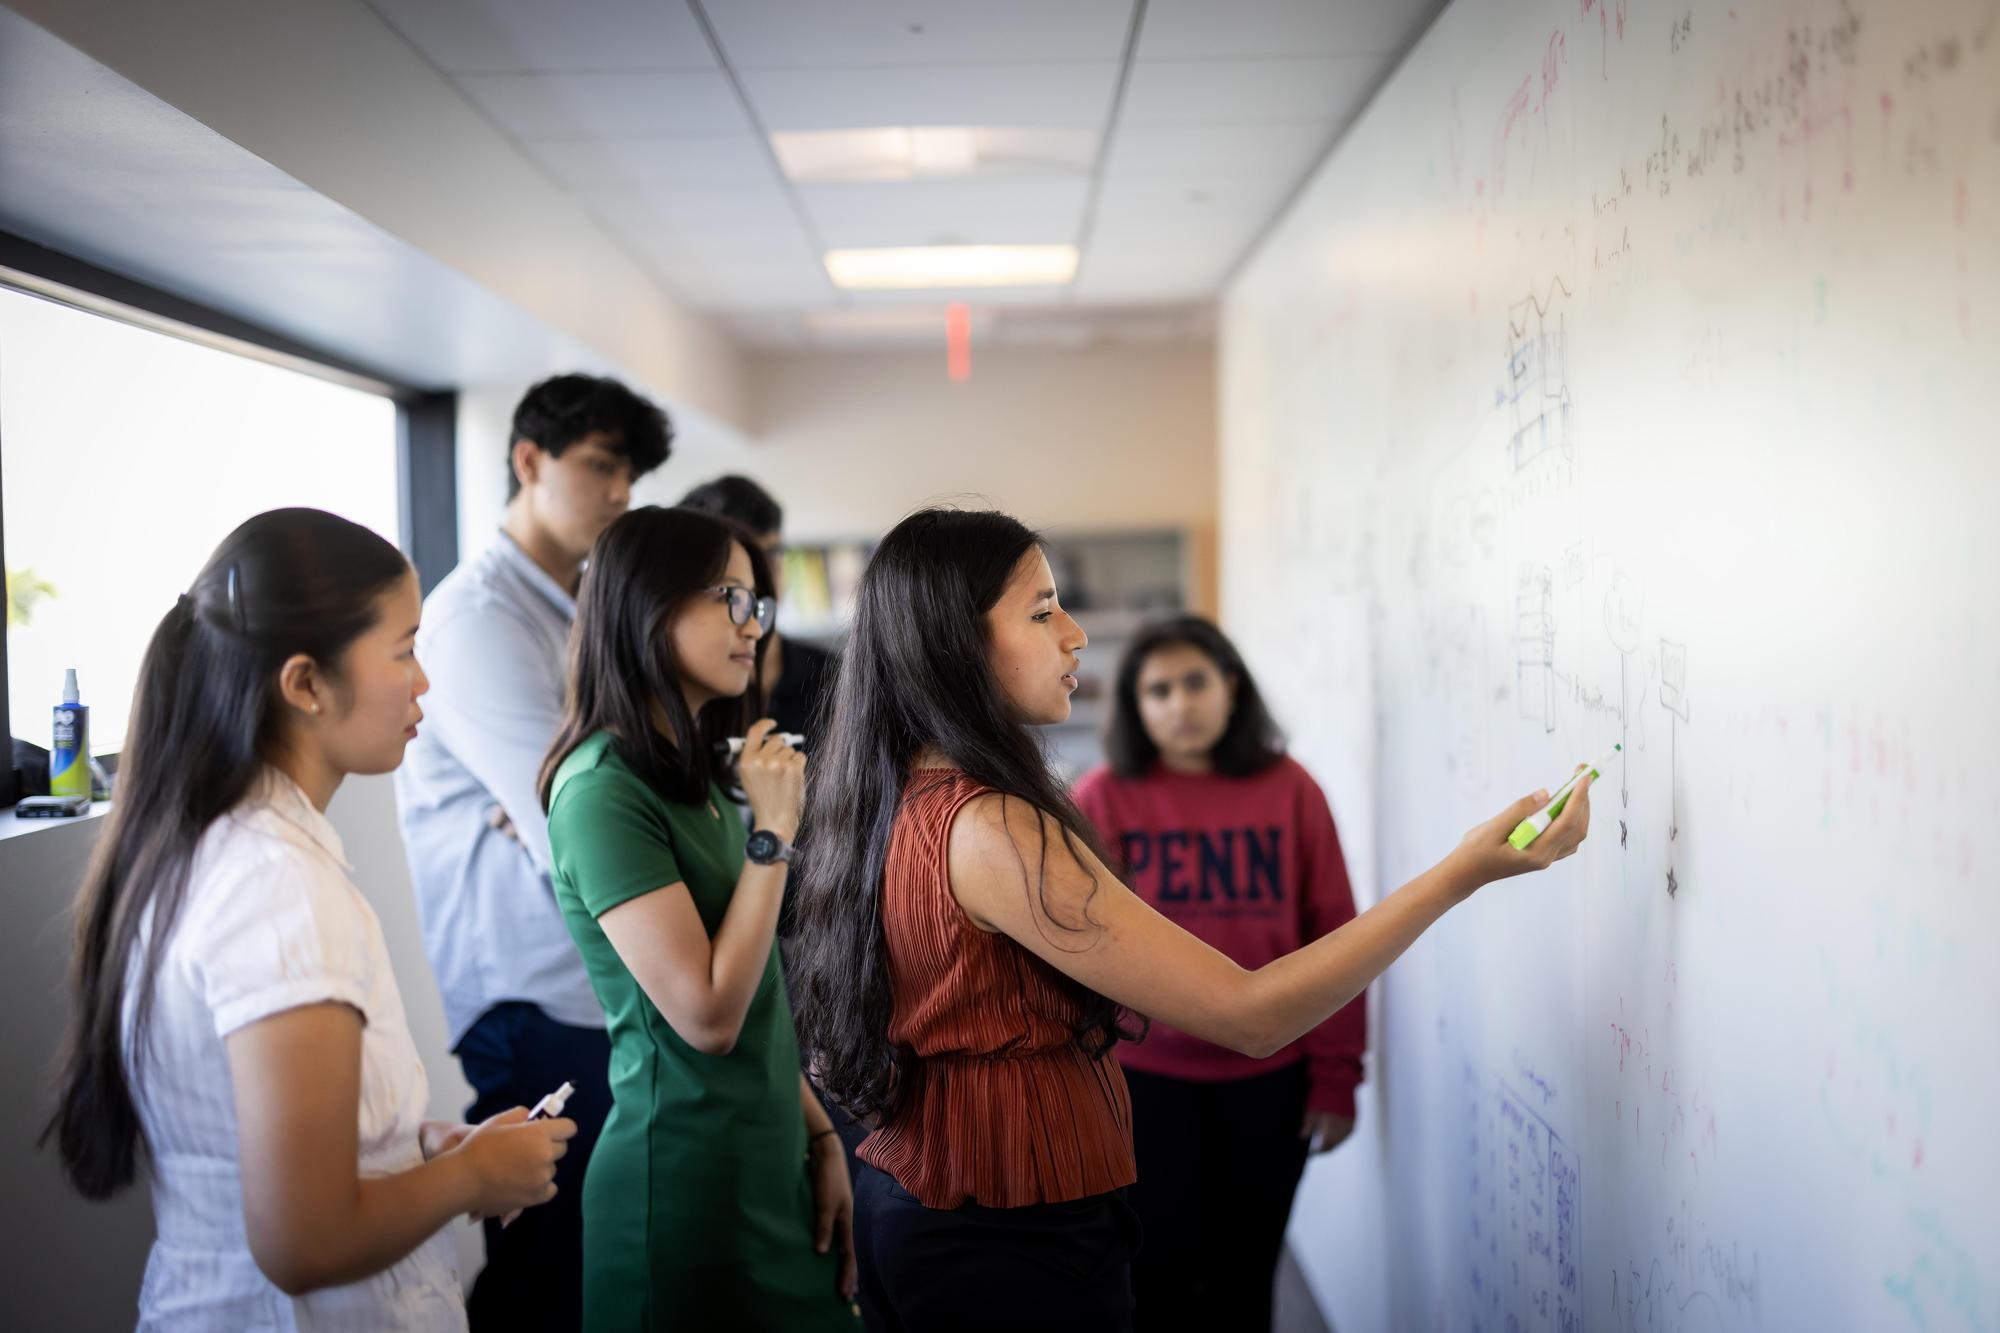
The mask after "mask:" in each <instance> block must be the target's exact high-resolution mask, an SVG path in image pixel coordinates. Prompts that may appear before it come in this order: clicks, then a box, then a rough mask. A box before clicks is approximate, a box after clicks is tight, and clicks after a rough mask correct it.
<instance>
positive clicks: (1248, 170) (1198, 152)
mask: <svg viewBox="0 0 2000 1333" xmlns="http://www.w3.org/2000/svg"><path fill="white" fill-rule="evenodd" d="M1332 139H1333V130H1332V129H1331V128H1330V127H1328V126H1327V125H1325V124H1323V123H1319V122H1293V123H1287V124H1278V125H1126V124H1120V125H1119V127H1118V130H1117V132H1116V133H1115V134H1114V136H1113V137H1112V141H1111V152H1110V154H1109V155H1108V157H1107V158H1106V160H1105V169H1104V174H1105V177H1106V178H1107V179H1109V180H1144V179H1148V178H1152V177H1160V176H1167V177H1173V178H1176V179H1178V178H1180V177H1183V176H1187V175H1199V176H1283V177H1286V178H1288V179H1291V180H1297V179H1298V178H1299V177H1300V176H1302V175H1304V174H1305V173H1306V172H1307V171H1309V170H1311V169H1312V167H1313V166H1314V165H1315V164H1316V163H1317V162H1318V161H1319V159H1320V156H1321V155H1322V154H1323V153H1325V152H1326V149H1327V145H1328V144H1329V143H1331V142H1332Z"/></svg>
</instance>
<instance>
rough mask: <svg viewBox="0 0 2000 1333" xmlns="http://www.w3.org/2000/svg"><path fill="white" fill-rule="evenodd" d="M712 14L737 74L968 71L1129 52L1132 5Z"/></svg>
mask: <svg viewBox="0 0 2000 1333" xmlns="http://www.w3.org/2000/svg"><path fill="white" fill-rule="evenodd" d="M708 16H709V20H710V22H711V23H713V24H714V25H715V34H716V38H717V40H718V41H719V42H720V43H721V44H722V49H723V52H724V53H725V54H726V55H727V56H728V58H729V62H730V63H731V64H732V65H734V66H735V67H736V68H737V69H739V70H752V69H802V68H809V67H812V68H827V67H835V66H850V67H852V66H881V65H928V66H933V67H935V66H941V65H970V64H975V63H1029V62H1036V61H1072V60H1095V61H1108V62H1115V61H1117V60H1119V59H1120V58H1121V56H1122V53H1123V51H1124V47H1125V33H1126V29H1127V28H1128V27H1129V26H1130V23H1131V17H1132V7H1131V4H1130V2H1129V0H1004V2H1003V3H994V0H925V3H923V4H912V3H909V0H845V2H844V3H841V4H828V3H826V0H721V3H711V4H710V5H709V8H708Z"/></svg>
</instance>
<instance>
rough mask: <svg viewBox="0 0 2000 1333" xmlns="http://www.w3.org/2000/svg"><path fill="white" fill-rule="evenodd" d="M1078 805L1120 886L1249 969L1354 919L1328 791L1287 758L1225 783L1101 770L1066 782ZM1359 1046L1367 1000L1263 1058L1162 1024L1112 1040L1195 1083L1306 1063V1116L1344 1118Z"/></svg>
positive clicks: (1133, 1057)
mask: <svg viewBox="0 0 2000 1333" xmlns="http://www.w3.org/2000/svg"><path fill="white" fill-rule="evenodd" d="M1075 796H1076V803H1077V805H1078V806H1079V807H1081V809H1082V810H1083V813H1084V814H1085V815H1087V816H1089V817H1090V819H1091V821H1092V822H1093V823H1094V824H1096V825H1097V830H1098V832H1099V834H1100V835H1101V836H1102V837H1103V840H1104V843H1105V847H1106V849H1107V850H1108V851H1109V852H1110V853H1111V854H1112V856H1113V857H1114V858H1116V859H1117V860H1118V861H1119V862H1121V863H1122V867H1123V870H1124V873H1125V883H1126V884H1127V885H1129V886H1130V887H1131V889H1132V891H1133V892H1134V893H1137V894H1138V895H1139V896H1140V897H1142V898H1144V899H1145V900H1146V901H1147V902H1148V903H1150V904H1151V905H1152V906H1153V907H1154V908H1155V909H1156V910H1158V911H1159V912H1160V913H1161V914H1162V915H1163V916H1165V917H1167V918H1168V919H1169V920H1171V921H1172V922H1174V923H1175V924H1176V925H1178V926H1180V927H1181V928H1182V929H1184V930H1186V931H1188V932H1189V933H1190V934H1193V935H1197V936H1199V937H1201V938H1202V939H1204V940H1206V941H1207V942H1208V943H1210V944H1212V945H1214V946H1215V947H1216V948H1217V949H1218V950H1220V951H1221V952H1222V953H1224V954H1227V955H1228V956H1229V957H1230V958H1232V959H1234V960H1235V961H1236V962H1237V963H1238V964H1240V965H1241V966H1243V967H1246V968H1258V967H1262V966H1263V965H1264V964H1265V963H1268V962H1270V961H1272V960H1273V959H1275V958H1278V957H1281V956H1282V955H1284V954H1288V953H1290V952H1292V951H1293V950H1295V949H1297V948H1299V947H1300V946H1302V945H1305V944H1309V943H1311V942H1312V941H1313V940H1316V939H1318V938H1319V937H1320V936H1322V935H1324V934H1326V933H1327V932H1328V931H1331V930H1334V929H1336V928H1337V927H1339V926H1340V925H1342V924H1343V923H1345V922H1347V921H1351V920H1353V918H1354V890H1353V888H1352V887H1351V886H1350V885H1349V883H1348V880H1347V865H1346V863H1345V862H1344V861H1343V860H1342V859H1341V855H1340V837H1339V835H1338V834H1337V833H1336V832H1335V831H1334V827H1333V812H1332V811H1331V810H1329V809H1328V808H1327V804H1326V796H1325V795H1324V794H1323V793H1322V792H1321V791H1320V789H1319V784H1318V783H1316V782H1314V781H1313V780H1312V776H1311V775H1310V774H1308V773H1307V772H1306V771H1305V769H1304V768H1303V767H1301V766H1300V765H1299V764H1298V762H1297V761H1295V760H1293V759H1291V758H1290V757H1284V758H1280V759H1279V760H1278V761H1277V762H1276V763H1274V764H1272V765H1271V766H1270V767H1269V768H1266V769H1264V770H1263V771H1262V772H1259V773H1254V774H1252V775H1250V776H1249V777H1242V778H1230V777H1221V776H1218V775H1215V774H1186V773H1173V772H1169V771H1168V770H1167V769H1165V768H1162V767H1159V766H1157V765H1156V766H1155V767H1154V769H1153V771H1152V772H1151V773H1149V774H1148V775H1146V776H1145V777H1142V778H1121V777H1119V776H1117V775H1116V774H1115V773H1113V772H1112V771H1111V770H1110V769H1109V768H1107V767H1103V766H1099V767H1097V768H1094V769H1092V770H1091V771H1090V772H1089V773H1086V774H1085V775H1084V776H1083V778H1082V779H1081V780H1080V781H1078V783H1077V784H1076V790H1075ZM1367 1049H1368V1020H1367V996H1366V994H1365V993H1364V994H1362V995H1357V996H1356V997H1355V998H1354V999H1353V1001H1351V1002H1350V1003H1349V1004H1348V1005H1347V1007H1346V1008H1344V1009H1342V1010H1340V1012H1338V1013H1336V1014H1334V1015H1333V1017H1331V1018H1329V1019H1327V1020H1326V1022H1324V1023H1322V1024H1320V1025H1319V1026H1318V1027H1316V1028H1314V1029H1313V1030H1312V1031H1311V1032H1309V1033H1307V1034H1306V1035H1305V1036H1304V1037H1302V1038H1300V1039H1299V1040H1298V1041H1296V1042H1293V1043H1292V1044H1291V1045H1290V1046H1287V1047H1286V1048H1285V1049H1284V1050H1282V1051H1279V1052H1278V1053H1277V1054H1276V1055H1273V1056H1270V1057H1268V1058H1267V1059H1263V1060H1256V1059H1252V1058H1251V1057H1249V1056H1247V1055H1239V1054H1238V1053H1236V1052H1235V1051H1231V1050H1228V1049H1226V1048H1224V1047H1221V1046H1217V1045H1215V1044H1213V1043H1212V1042H1207V1041H1203V1040H1202V1039H1201V1038H1199V1037H1193V1036H1190V1035H1188V1034H1187V1033H1185V1032H1182V1031H1179V1030H1178V1029H1175V1028H1171V1027H1168V1026H1167V1025H1165V1024H1164V1023H1154V1024H1153V1025H1152V1027H1151V1030H1150V1031H1149V1032H1148V1033H1147V1035H1146V1039H1145V1040H1144V1041H1140V1042H1127V1043H1124V1044H1122V1045H1120V1046H1119V1048H1118V1059H1119V1061H1120V1063H1122V1064H1123V1065H1124V1066H1125V1067H1126V1068H1128V1069H1136V1070H1139V1071H1140V1072H1142V1073H1147V1074H1163V1075H1166V1076H1167V1077H1170V1078H1182V1079H1189V1080H1193V1081H1196V1082H1218V1081H1221V1080H1224V1079H1237V1078H1249V1077H1251V1076H1253V1075H1256V1074H1267V1073H1270V1072H1272V1071H1274V1070H1278V1069H1284V1068H1287V1067H1289V1066H1291V1065H1294V1064H1297V1063H1298V1062H1299V1061H1300V1060H1304V1061H1306V1062H1307V1077H1308V1082H1309V1088H1310V1091H1309V1092H1308V1094H1307V1100H1306V1104H1307V1106H1308V1108H1310V1109H1312V1110H1315V1111H1330V1112H1333V1113H1335V1114H1337V1115H1343V1116H1347V1117H1349V1118H1350V1119H1351V1118H1352V1117H1353V1115H1354V1090H1355V1088H1356V1087H1357V1086H1359V1084H1360V1083H1361V1057H1362V1055H1363V1053H1364V1052H1366V1050H1367Z"/></svg>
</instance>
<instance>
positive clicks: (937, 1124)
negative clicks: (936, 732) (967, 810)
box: [860, 768, 1138, 1208]
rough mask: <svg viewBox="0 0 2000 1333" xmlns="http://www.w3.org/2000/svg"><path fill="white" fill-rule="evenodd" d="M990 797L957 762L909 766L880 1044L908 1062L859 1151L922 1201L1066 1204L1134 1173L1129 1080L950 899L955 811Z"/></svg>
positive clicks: (1028, 965)
mask: <svg viewBox="0 0 2000 1333" xmlns="http://www.w3.org/2000/svg"><path fill="white" fill-rule="evenodd" d="M988 790H990V788H987V787H983V786H981V785H980V784H979V783H977V782H975V781H974V780H972V779H971V778H969V777H967V776H966V775H965V774H964V773H961V772H960V771H959V770H957V769H954V768H924V769H918V770H917V771H916V773H915V774H914V775H913V776H912V777H911V779H910V782H909V785H908V786H907V787H906V788H905V790H904V793H903V805H902V809H901V810H899V811H898V812H897V815H896V825H895V829H894V831H893V832H892V833H891V835H890V839H889V856H888V863H887V868H886V872H885V874H884V877H883V884H882V931H883V935H884V936H885V937H886V940H887V944H888V951H889V988H890V994H891V1003H892V1006H893V1007H892V1012H891V1014H890V1018H889V1040H890V1041H891V1042H892V1043H894V1044H895V1045H897V1046H899V1047H904V1048H907V1049H909V1050H911V1051H913V1052H914V1053H915V1055H916V1057H917V1058H916V1059H915V1061H914V1062H912V1068H911V1069H910V1071H909V1077H908V1081H907V1083H906V1084H905V1085H904V1086H903V1087H902V1088H901V1089H900V1090H899V1094H898V1097H897V1109H896V1112H895V1114H894V1116H893V1117H892V1118H890V1119H889V1120H888V1121H886V1122H885V1123H884V1124H883V1125H882V1127H881V1128H880V1129H878V1130H876V1131H875V1132H874V1133H873V1134H870V1135H869V1136H868V1138H867V1139H866V1140H865V1141H864V1142H863V1143H862V1145H861V1150H860V1156H861V1159H862V1160H863V1161H865V1162H867V1163H868V1164H869V1165H871V1166H873V1167H875V1168H876V1169H878V1170H880V1171H884V1172H886V1173H888V1174H889V1175H890V1176H892V1177H894V1178H895V1180H896V1183H897V1184H899V1185H901V1186H902V1187H903V1188H904V1189H906V1190H908V1191H909V1192H910V1193H911V1194H912V1195H914V1196H915V1197H916V1199H917V1200H918V1201H919V1202H921V1203H922V1204H924V1205H925V1206H926V1207H929V1208H956V1207H958V1206H959V1205H960V1204H962V1203H965V1202H967V1201H968V1200H970V1201H972V1202H975V1203H980V1204H984V1205H986V1206H987V1207H990V1208H1016V1207H1020V1206H1022V1205H1024V1204H1034V1203H1062V1202H1066V1201H1068V1200H1071V1199H1081V1198H1085V1197H1087V1196H1089V1195H1092V1194H1102V1193H1104V1192H1105V1191H1107V1190H1114V1189H1118V1188H1121V1187H1123V1186H1126V1185H1130V1184H1131V1183H1132V1182H1133V1180H1135V1179H1136V1178H1137V1176H1138V1172H1137V1170H1136V1168H1135V1167H1134V1165H1133V1158H1132V1102H1131V1097H1130V1094H1129V1093H1128V1092H1127V1091H1126V1088H1125V1075H1124V1073H1123V1072H1122V1071H1121V1070H1120V1069H1119V1068H1118V1061H1117V1060H1116V1059H1114V1058H1113V1057H1111V1056H1110V1055H1106V1056H1104V1057H1103V1058H1102V1059H1098V1060H1093V1059H1091V1058H1090V1057H1089V1056H1087V1055H1085V1054H1084V1053H1083V1052H1082V1051H1081V1050H1078V1049H1077V1046H1076V1042H1075V1040H1074V1038H1073V1037H1072V1035H1071V1034H1072V1029H1073V1028H1074V1026H1075V1023H1076V1021H1077V1018H1078V1016H1079V1013H1080V1010H1079V1008H1078V1006H1077V1002H1076V1000H1075V999H1074V998H1073V997H1072V996H1071V995H1070V994H1069V993H1068V991H1067V990H1066V989H1065V984H1066V983H1065V982H1064V980H1063V978H1062V975H1061V973H1059V972H1057V971H1055V970H1054V969H1053V968H1051V967H1050V966H1049V965H1048V964H1047V963H1044V962H1043V961H1042V960H1041V959H1039V958H1037V957H1035V956H1034V955H1033V954H1031V953H1029V952H1028V951H1027V950H1026V949H1023V948H1022V947H1021V946H1020V945H1018V944H1016V943H1014V941H1012V940H1010V939H1008V938H1007V937H1006V936H1005V935H1000V934H993V933H989V932H987V931H983V930H981V929H980V928H979V927H978V926H975V925H974V924H973V923H972V921H971V920H970V919H969V918H968V917H967V916H966V915H965V911H964V909H963V908H961V907H960V906H959V905H958V900H957V899H956V898H954V897H953V896H952V892H951V883H950V876H949V869H948V866H949V862H948V853H949V847H950V835H951V823H952V820H953V818H954V817H956V816H957V814H958V812H959V810H960V809H961V808H962V807H963V806H964V805H965V803H966V802H968V801H970V800H972V799H973V798H974V797H976V796H978V795H980V794H981V793H983V792H985V791H988Z"/></svg>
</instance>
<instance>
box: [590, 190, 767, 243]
mask: <svg viewBox="0 0 2000 1333" xmlns="http://www.w3.org/2000/svg"><path fill="white" fill-rule="evenodd" d="M576 193H577V194H578V195H579V196H580V197H581V198H582V199H583V200H584V202H585V203H587V204H588V205H589V206H590V209H591V211H593V212H595V213H596V214H597V215H598V216H599V217H601V218H603V219H605V220H606V221H607V222H608V223H609V224H610V225H611V227H612V229H613V230H614V231H617V232H618V233H619V234H621V235H623V234H626V233H627V232H628V231H629V230H630V229H631V228H635V227H645V228H650V227H656V226H664V227H672V228H676V229H681V230H689V231H718V230H729V229H749V230H756V229H763V230H769V231H783V230H787V229H792V228H795V227H796V226H797V222H796V218H797V214H795V213H794V212H793V211H792V205H791V201H790V200H788V199H787V198H786V197H785V192H784V190H783V189H782V188H780V187H779V185H778V184H777V182H775V181H767V182H764V183H762V184H758V185H700V186H697V185H682V184H680V183H678V182H674V181H658V182H647V183H642V184H638V185H633V186H630V187H623V186H618V187H591V188H587V189H579V190H577V191H576Z"/></svg>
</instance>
